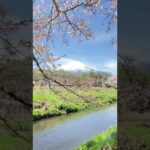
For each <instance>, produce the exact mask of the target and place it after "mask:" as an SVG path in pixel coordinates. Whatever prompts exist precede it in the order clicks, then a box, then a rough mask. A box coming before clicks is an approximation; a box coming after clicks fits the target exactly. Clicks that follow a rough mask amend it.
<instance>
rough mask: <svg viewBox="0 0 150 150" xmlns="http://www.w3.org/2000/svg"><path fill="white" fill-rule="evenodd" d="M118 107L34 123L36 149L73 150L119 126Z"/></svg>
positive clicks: (105, 107)
mask: <svg viewBox="0 0 150 150" xmlns="http://www.w3.org/2000/svg"><path fill="white" fill-rule="evenodd" d="M116 121H117V105H116V104H112V105H107V106H103V107H101V108H96V109H91V110H87V111H80V112H76V113H71V114H68V115H61V116H58V117H53V118H47V119H43V120H41V121H37V122H34V124H33V150H41V149H42V150H49V149H52V150H55V149H56V150H57V149H58V150H73V149H75V148H77V147H78V146H80V145H81V144H82V143H84V142H86V141H89V140H91V139H92V137H94V136H96V135H97V134H100V133H102V132H104V131H105V130H106V129H108V128H110V127H112V126H115V125H116Z"/></svg>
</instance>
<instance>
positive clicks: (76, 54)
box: [53, 14, 117, 74]
mask: <svg viewBox="0 0 150 150" xmlns="http://www.w3.org/2000/svg"><path fill="white" fill-rule="evenodd" d="M102 20H103V17H102V16H101V15H100V14H97V15H96V16H94V17H93V18H92V21H91V27H92V29H93V32H94V34H95V39H91V40H88V41H86V40H84V41H81V42H80V43H79V42H78V41H77V40H75V39H69V44H68V45H65V44H63V43H61V42H59V40H56V42H55V45H54V46H53V53H54V55H55V56H62V55H64V54H65V55H66V56H65V57H64V58H62V59H61V61H60V62H61V64H62V65H63V64H66V63H69V62H71V61H79V62H81V63H83V64H85V65H87V66H88V67H90V68H93V69H95V70H98V71H107V72H111V73H113V74H116V73H117V48H116V46H112V45H111V44H110V43H111V39H112V38H113V37H115V36H116V32H115V30H114V29H113V30H112V31H110V32H109V33H106V26H103V25H102Z"/></svg>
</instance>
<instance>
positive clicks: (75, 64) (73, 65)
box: [57, 61, 92, 72]
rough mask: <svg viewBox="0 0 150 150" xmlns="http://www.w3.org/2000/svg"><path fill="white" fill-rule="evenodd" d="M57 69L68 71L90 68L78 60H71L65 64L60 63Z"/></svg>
mask: <svg viewBox="0 0 150 150" xmlns="http://www.w3.org/2000/svg"><path fill="white" fill-rule="evenodd" d="M57 70H64V71H70V72H89V71H91V70H92V69H90V68H89V67H87V66H86V65H85V64H83V63H81V62H79V61H71V62H68V63H66V64H63V65H61V66H60V67H59V68H57Z"/></svg>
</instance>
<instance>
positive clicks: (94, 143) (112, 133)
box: [76, 127, 117, 150]
mask: <svg viewBox="0 0 150 150" xmlns="http://www.w3.org/2000/svg"><path fill="white" fill-rule="evenodd" d="M102 148H104V149H105V150H108V149H116V148H117V127H111V128H108V129H107V130H106V131H104V132H103V133H101V134H100V135H97V136H95V137H93V138H92V139H91V140H90V141H88V142H86V143H84V144H82V145H81V146H80V147H78V148H77V149H76V150H101V149H102Z"/></svg>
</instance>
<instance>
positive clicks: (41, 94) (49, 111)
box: [33, 88, 117, 118]
mask: <svg viewBox="0 0 150 150" xmlns="http://www.w3.org/2000/svg"><path fill="white" fill-rule="evenodd" d="M76 92H77V93H78V94H80V95H82V96H86V97H89V98H92V99H93V100H94V101H95V103H97V104H101V105H103V104H106V103H112V102H114V101H116V100H117V92H116V90H115V89H99V90H94V89H86V90H81V89H80V90H76ZM60 95H62V96H60ZM64 97H65V99H64ZM39 103H45V106H46V107H40V108H34V109H33V117H34V118H38V117H42V116H43V117H46V116H57V115H62V114H67V113H70V112H77V111H80V110H85V109H90V108H92V107H94V105H92V104H91V103H88V102H86V101H84V100H83V99H81V98H79V97H78V96H76V95H74V94H73V93H71V92H68V91H65V90H64V89H59V92H58V94H56V93H54V92H50V91H49V89H46V88H45V89H34V91H33V105H36V104H39Z"/></svg>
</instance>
